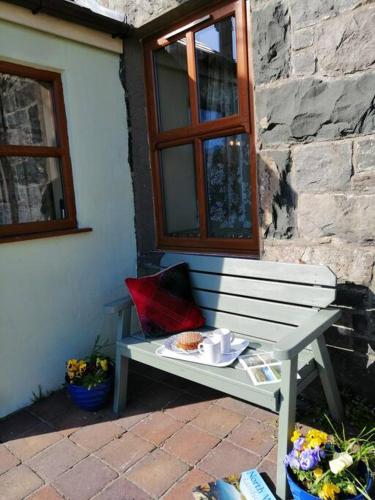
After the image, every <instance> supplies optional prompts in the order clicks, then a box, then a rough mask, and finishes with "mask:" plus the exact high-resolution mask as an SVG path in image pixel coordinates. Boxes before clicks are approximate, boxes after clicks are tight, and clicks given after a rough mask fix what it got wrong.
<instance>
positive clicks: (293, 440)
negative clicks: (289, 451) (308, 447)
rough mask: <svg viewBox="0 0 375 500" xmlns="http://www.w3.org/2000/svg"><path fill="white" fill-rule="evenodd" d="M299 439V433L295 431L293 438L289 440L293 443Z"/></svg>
mask: <svg viewBox="0 0 375 500" xmlns="http://www.w3.org/2000/svg"><path fill="white" fill-rule="evenodd" d="M300 437H301V433H300V432H299V431H297V430H296V431H294V432H293V436H292V437H291V438H290V440H291V441H292V443H294V442H295V441H297V439H299V438H300Z"/></svg>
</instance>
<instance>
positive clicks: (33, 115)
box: [0, 61, 77, 240]
mask: <svg viewBox="0 0 375 500" xmlns="http://www.w3.org/2000/svg"><path fill="white" fill-rule="evenodd" d="M76 226H77V222H76V212H75V203H74V192H73V181H72V172H71V165H70V158H69V145H68V135H67V128H66V118H65V109H64V97H63V89H62V84H61V77H60V74H59V73H53V72H50V71H42V70H37V69H34V68H29V67H25V66H20V65H15V64H11V63H8V62H1V61H0V240H1V238H6V239H7V240H8V239H9V238H10V237H12V236H14V237H15V238H19V237H20V236H21V235H31V234H35V233H38V234H39V233H47V232H50V231H55V232H56V231H62V230H69V229H73V228H76Z"/></svg>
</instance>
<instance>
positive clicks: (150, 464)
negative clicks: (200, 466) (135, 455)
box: [126, 450, 188, 498]
mask: <svg viewBox="0 0 375 500" xmlns="http://www.w3.org/2000/svg"><path fill="white" fill-rule="evenodd" d="M187 470H188V466H187V465H186V464H184V463H183V462H181V461H180V460H178V459H177V458H175V457H172V456H171V455H169V454H168V453H166V452H165V451H162V450H155V451H154V452H152V453H151V454H150V455H148V456H147V457H146V458H144V459H143V460H141V461H140V462H138V463H137V464H136V465H135V466H134V467H132V469H130V471H129V472H127V473H126V476H127V478H128V479H130V480H131V481H132V482H133V483H135V484H136V485H137V486H139V487H140V488H141V489H142V490H145V491H146V492H147V493H149V494H150V495H151V496H154V497H156V498H160V496H161V495H162V494H163V493H164V492H166V491H167V489H168V488H170V487H171V486H172V484H174V483H175V482H176V481H177V480H178V479H179V478H180V477H181V476H182V475H183V474H184V473H185V472H187Z"/></svg>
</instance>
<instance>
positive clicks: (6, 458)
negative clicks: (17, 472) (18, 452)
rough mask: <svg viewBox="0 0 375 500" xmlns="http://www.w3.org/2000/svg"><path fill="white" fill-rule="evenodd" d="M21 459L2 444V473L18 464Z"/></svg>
mask: <svg viewBox="0 0 375 500" xmlns="http://www.w3.org/2000/svg"><path fill="white" fill-rule="evenodd" d="M19 463H20V461H19V460H18V458H17V457H15V456H14V455H13V453H11V452H10V451H9V450H8V449H7V448H6V446H4V445H3V444H0V474H3V473H4V472H6V471H7V470H9V469H11V468H12V467H15V466H16V465H18V464H19Z"/></svg>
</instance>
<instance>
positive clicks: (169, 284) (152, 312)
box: [125, 263, 205, 336]
mask: <svg viewBox="0 0 375 500" xmlns="http://www.w3.org/2000/svg"><path fill="white" fill-rule="evenodd" d="M125 283H126V285H127V287H128V289H129V292H130V295H131V297H132V299H133V302H134V304H135V307H136V309H137V313H138V317H139V321H140V323H141V326H142V329H143V331H144V332H145V333H148V334H150V335H154V336H155V335H166V334H170V333H178V332H183V331H186V330H192V329H194V328H200V327H202V326H203V325H204V324H205V319H204V317H203V315H202V313H201V310H200V309H199V307H198V306H197V305H196V303H195V301H194V298H193V293H192V290H191V284H190V276H189V268H188V265H187V264H185V263H182V264H177V265H176V266H173V267H170V268H168V269H165V270H163V271H161V272H160V273H157V274H154V275H152V276H145V277H143V278H127V279H126V280H125Z"/></svg>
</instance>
